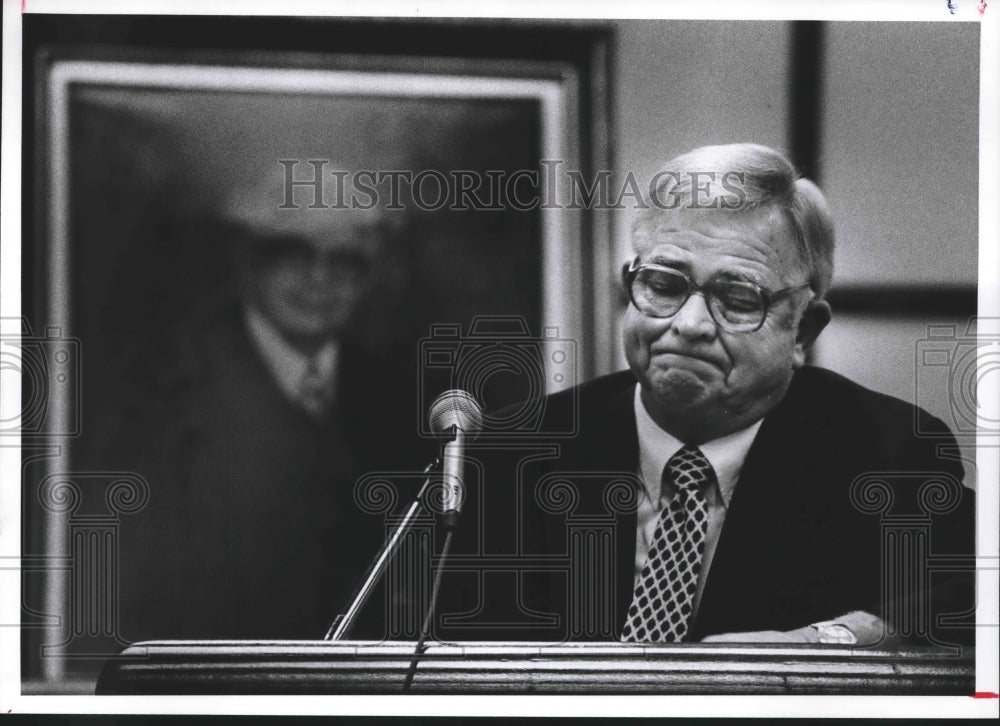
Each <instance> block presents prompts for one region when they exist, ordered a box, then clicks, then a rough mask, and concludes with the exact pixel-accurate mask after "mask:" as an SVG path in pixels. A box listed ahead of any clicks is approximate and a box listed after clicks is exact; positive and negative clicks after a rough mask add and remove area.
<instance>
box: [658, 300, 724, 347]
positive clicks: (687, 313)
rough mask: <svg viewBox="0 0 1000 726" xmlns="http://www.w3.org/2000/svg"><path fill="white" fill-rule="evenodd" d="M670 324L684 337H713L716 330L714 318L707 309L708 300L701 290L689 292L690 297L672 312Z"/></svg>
mask: <svg viewBox="0 0 1000 726" xmlns="http://www.w3.org/2000/svg"><path fill="white" fill-rule="evenodd" d="M670 326H671V327H672V328H673V329H674V330H676V331H677V333H678V335H681V336H682V337H685V338H690V339H696V338H714V337H715V335H716V333H717V332H718V330H717V328H716V326H715V319H714V318H713V317H712V313H711V312H710V311H709V309H708V300H707V299H706V298H705V296H704V295H703V294H702V293H701V292H693V293H691V297H689V298H688V299H687V301H686V302H685V303H684V304H683V305H682V306H681V309H680V310H678V311H677V312H676V313H674V317H673V318H671V320H670Z"/></svg>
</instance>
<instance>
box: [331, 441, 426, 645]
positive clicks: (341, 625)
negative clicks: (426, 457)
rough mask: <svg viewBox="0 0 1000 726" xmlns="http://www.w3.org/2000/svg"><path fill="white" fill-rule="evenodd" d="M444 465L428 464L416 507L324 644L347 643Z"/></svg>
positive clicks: (398, 529)
mask: <svg viewBox="0 0 1000 726" xmlns="http://www.w3.org/2000/svg"><path fill="white" fill-rule="evenodd" d="M440 463H441V459H440V457H435V458H434V461H432V462H431V463H430V464H428V465H427V468H425V469H424V470H423V472H422V474H424V475H425V476H426V477H427V478H426V479H424V484H423V486H422V487H420V491H419V492H417V496H416V498H415V499H414V500H413V503H412V504H410V508H409V509H408V510H406V514H405V515H404V516H403V519H402V520H401V521H400V523H399V524H398V525H397V527H396V529H395V531H394V532H393V533H392V536H390V537H389V539H388V540H386V541H385V543H384V544H383V545H382V549H381V550H379V553H378V555H376V557H375V560H374V561H373V562H372V564H371V566H370V567H369V568H368V573H367V574H366V575H365V579H364V581H363V582H362V583H361V587H360V588H358V592H357V594H356V595H355V596H354V600H352V601H351V606H350V607H349V608H348V609H347V612H345V613H340V614H339V615H337V617H336V619H335V620H334V621H333V623H331V625H330V628H329V629H328V630H327V631H326V635H325V636H324V637H323V639H324V640H343V638H344V637H345V636H346V635H347V633H348V632H350V630H351V628H352V627H353V626H354V622H355V621H356V620H357V619H358V615H359V613H360V612H361V609H362V608H363V607H364V606H365V603H366V602H368V598H369V597H370V596H371V594H372V590H374V589H375V585H376V584H378V581H379V580H380V579H381V578H382V576H383V575H384V574H385V570H386V567H388V565H389V561H390V560H391V559H392V558H393V557H394V556H395V554H396V551H397V550H398V549H399V545H400V543H401V542H402V540H403V536H404V535H405V534H406V533H407V532H408V531H409V530H410V528H411V527H412V526H413V520H414V518H415V517H416V516H417V511H418V510H419V509H420V500H421V498H422V497H423V496H424V494H425V493H426V491H427V488H428V487H429V486H430V484H431V477H430V473H431V471H432V470H433V469H434V468H436V467H437V466H438V465H439V464H440Z"/></svg>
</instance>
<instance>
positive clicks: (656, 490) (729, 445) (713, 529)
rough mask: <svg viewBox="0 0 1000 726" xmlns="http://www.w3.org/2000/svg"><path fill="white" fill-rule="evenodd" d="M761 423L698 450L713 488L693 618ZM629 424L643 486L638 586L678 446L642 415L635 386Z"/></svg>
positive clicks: (638, 533) (664, 502) (666, 495)
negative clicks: (667, 468)
mask: <svg viewBox="0 0 1000 726" xmlns="http://www.w3.org/2000/svg"><path fill="white" fill-rule="evenodd" d="M762 421H763V419H761V420H760V421H757V422H756V423H753V424H751V425H750V426H747V427H746V428H745V429H741V430H739V431H736V432H735V433H732V434H729V435H728V436H723V437H722V438H719V439H714V440H713V441H709V442H706V443H704V444H702V445H700V446H699V447H698V448H699V449H701V452H702V453H703V454H704V455H705V458H706V459H708V462H709V463H710V464H711V465H712V468H713V469H714V470H715V476H716V480H717V485H713V486H711V487H709V488H708V489H707V490H706V491H705V499H706V505H707V507H708V529H707V531H706V534H705V552H704V555H703V556H702V561H701V571H700V572H699V573H698V589H697V591H696V593H695V599H694V612H695V613H697V611H698V605H699V604H700V603H701V595H702V591H703V590H704V589H705V581H706V580H707V578H708V571H709V568H710V567H711V565H712V558H713V556H714V555H715V548H716V546H717V545H718V543H719V536H720V535H721V534H722V525H723V523H724V522H725V519H726V510H727V508H728V507H729V502H730V500H731V499H732V496H733V490H734V489H735V488H736V481H737V479H739V476H740V471H742V469H743V461H744V460H745V459H746V457H747V452H749V451H750V446H751V445H752V444H753V441H754V438H755V437H756V436H757V431H758V429H760V425H761V422H762ZM635 422H636V428H637V429H638V433H639V475H640V477H641V478H642V482H643V492H642V494H641V496H640V498H639V506H638V512H637V514H638V523H637V528H638V529H637V531H636V538H635V580H634V583H633V587H634V586H635V585H636V584H638V581H639V574H640V573H641V572H642V568H643V567H644V566H645V564H646V555H647V553H648V552H649V547H650V545H651V544H652V543H653V535H654V534H655V532H656V523H657V520H658V519H659V516H660V511H661V510H662V509H663V507H665V506H666V505H667V504H668V503H669V502H670V500H671V498H672V497H673V495H674V492H673V491H670V489H671V488H672V487H670V486H669V484H665V485H664V487H663V489H664V491H663V492H662V496H661V491H660V489H661V486H660V482H661V479H662V476H663V469H664V467H665V466H666V465H667V461H669V460H670V458H671V457H672V456H673V455H674V454H676V453H677V452H678V451H679V450H680V449H681V447H683V446H684V443H683V442H681V441H680V440H678V439H676V438H674V437H673V436H671V435H670V434H668V433H667V432H666V431H664V430H663V429H661V428H660V427H659V426H658V425H657V424H656V422H655V421H653V419H652V418H651V417H650V415H649V413H648V412H647V411H646V406H645V405H643V403H642V399H641V397H640V386H639V385H638V384H636V387H635Z"/></svg>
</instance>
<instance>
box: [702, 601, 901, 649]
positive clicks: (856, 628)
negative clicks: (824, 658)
mask: <svg viewBox="0 0 1000 726" xmlns="http://www.w3.org/2000/svg"><path fill="white" fill-rule="evenodd" d="M830 622H835V623H837V624H838V625H841V626H843V627H844V628H847V630H849V631H850V632H851V633H852V634H853V635H854V637H855V638H856V639H857V645H872V644H875V643H881V644H882V645H885V646H889V647H892V646H898V645H899V644H900V641H899V639H898V638H895V639H892V640H886V637H885V630H886V628H885V623H884V622H883V621H882V619H881V618H879V617H877V616H875V615H872V614H871V613H866V612H862V611H860V610H854V611H852V612H849V613H844V614H843V615H841V616H840V617H839V618H835V619H834V620H833V621H830ZM701 642H702V643H819V642H820V632H819V630H818V629H817V628H816V627H814V626H812V625H806V626H805V627H803V628H797V629H795V630H786V631H781V630H756V631H752V632H746V633H720V634H719V635H709V636H707V637H705V638H702V639H701Z"/></svg>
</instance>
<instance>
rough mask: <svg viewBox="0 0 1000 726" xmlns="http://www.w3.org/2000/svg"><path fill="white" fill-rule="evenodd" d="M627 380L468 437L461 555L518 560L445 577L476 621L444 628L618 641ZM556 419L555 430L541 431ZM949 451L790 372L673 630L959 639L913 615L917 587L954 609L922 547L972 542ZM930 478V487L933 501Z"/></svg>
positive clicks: (901, 413)
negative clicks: (892, 633) (846, 628)
mask: <svg viewBox="0 0 1000 726" xmlns="http://www.w3.org/2000/svg"><path fill="white" fill-rule="evenodd" d="M635 383H636V381H635V379H634V377H633V376H632V375H631V373H629V372H623V373H618V374H614V375H610V376H605V377H603V378H600V379H597V380H595V381H592V382H590V383H587V384H584V385H582V386H580V387H578V388H576V389H573V390H571V391H564V392H561V393H559V394H556V395H553V396H550V397H548V398H547V399H546V400H545V403H544V412H543V414H542V415H541V418H540V419H538V420H536V421H534V422H531V423H530V424H529V425H528V426H527V427H526V428H533V429H535V430H536V431H537V433H531V434H527V435H525V434H524V431H523V430H522V431H521V432H519V433H518V434H517V435H513V436H509V437H505V438H504V439H501V440H497V439H493V442H492V443H488V437H486V436H484V437H483V439H482V442H483V443H481V445H480V448H479V450H478V452H474V453H473V457H475V458H477V459H478V460H479V466H477V467H475V469H476V470H480V469H481V470H482V471H483V472H484V474H483V478H484V483H483V485H482V487H481V490H480V489H477V486H476V485H475V484H474V485H473V487H472V490H471V491H470V495H471V499H470V503H469V509H471V510H472V512H473V513H472V514H469V512H468V509H467V512H466V514H465V515H464V516H465V518H466V520H469V519H470V518H472V519H473V521H472V522H471V523H469V522H468V521H466V522H463V526H467V527H469V528H470V529H475V530H477V534H476V535H475V537H478V538H479V540H478V543H476V544H474V545H472V548H473V549H476V548H478V549H477V550H476V551H478V552H484V548H485V549H486V550H488V549H489V548H490V547H491V546H492V547H493V550H494V552H501V551H502V552H512V551H515V550H516V552H517V554H518V555H519V556H521V558H522V562H523V563H525V564H524V566H523V567H517V568H515V567H514V566H511V567H510V568H509V569H510V570H511V571H513V570H514V569H519V570H520V571H519V573H518V575H517V576H516V577H508V578H507V579H506V580H505V581H504V582H505V584H502V585H499V583H500V582H501V579H500V578H499V577H498V576H495V575H494V576H492V579H493V581H494V582H496V583H498V587H494V588H493V590H492V591H491V590H490V588H489V586H488V582H489V581H490V579H491V578H490V577H488V576H485V575H484V576H482V577H480V578H478V580H477V581H476V582H472V581H471V578H469V581H468V582H465V583H462V582H461V578H460V577H455V578H453V579H455V580H458V582H456V584H455V585H453V587H455V588H456V589H457V590H459V591H460V595H461V596H460V597H457V598H456V600H457V602H456V603H453V604H452V610H453V611H457V612H464V613H465V615H464V617H465V618H466V619H467V620H469V622H470V623H471V622H472V621H475V620H476V618H478V620H479V622H480V624H481V625H483V626H485V627H480V628H479V629H478V631H476V630H475V628H474V626H473V625H471V624H470V625H469V627H470V629H471V630H470V631H461V630H455V631H454V633H455V635H454V636H453V637H462V636H464V637H500V638H505V637H510V638H518V639H521V638H529V639H533V638H540V639H545V640H563V639H618V638H619V637H620V634H621V629H622V626H623V623H624V618H625V613H626V610H627V608H628V606H629V603H630V600H631V596H632V583H633V574H634V564H633V559H634V551H635V537H636V514H635V503H636V501H637V500H636V497H635V496H634V495H635V493H636V491H637V489H638V487H640V486H641V483H640V482H639V480H638V478H637V477H636V474H635V472H636V469H637V462H638V457H639V449H638V439H637V434H636V424H635V417H634V414H633V395H634V387H635ZM918 417H919V420H920V423H919V425H918ZM568 420H571V421H575V427H574V428H575V432H574V433H573V435H569V436H565V435H550V434H547V433H546V432H549V431H553V430H554V429H556V428H560V429H562V430H565V429H566V426H565V422H566V421H568ZM556 422H558V423H556ZM915 431H924V432H926V431H939V432H940V436H937V437H932V438H918V437H917V436H915V435H914V432H915ZM949 454H951V456H949ZM955 454H957V447H956V446H954V439H953V437H952V436H951V434H950V433H949V432H948V429H947V427H946V426H945V425H944V424H943V423H941V422H940V421H938V420H936V419H933V418H932V417H930V416H929V415H928V414H926V413H925V412H923V411H922V410H920V409H918V408H916V407H914V406H911V405H909V404H907V403H904V402H903V401H900V400H898V399H894V398H891V397H889V396H885V395H881V394H878V393H875V392H873V391H870V390H867V389H865V388H863V387H861V386H859V385H857V384H855V383H852V382H851V381H849V380H847V379H845V378H843V377H841V376H839V375H837V374H834V373H832V372H830V371H826V370H822V369H818V368H813V367H806V368H804V369H802V370H800V371H798V372H797V373H796V374H795V376H794V378H793V381H792V383H791V386H790V388H789V390H788V393H787V395H786V396H785V398H784V399H783V400H782V402H781V403H780V404H779V405H778V406H777V407H776V408H775V409H774V410H773V411H772V412H771V413H770V414H768V415H767V416H766V417H765V419H764V423H763V425H762V426H761V428H760V430H759V432H758V435H757V437H756V439H755V441H754V443H753V446H752V447H751V449H750V451H749V454H748V456H747V459H746V461H745V464H744V467H743V470H742V473H741V475H740V478H739V480H738V483H737V485H736V488H735V491H734V494H733V497H732V500H731V502H730V506H729V509H728V512H727V516H726V520H725V525H724V528H723V531H722V535H721V538H720V541H719V544H718V548H717V550H716V552H715V556H714V560H713V563H712V568H711V571H710V573H709V575H708V580H707V582H706V586H705V590H704V593H703V597H702V600H701V604H700V608H699V611H698V613H697V617H696V620H695V622H694V624H693V627H692V629H691V631H690V633H689V636H688V637H689V639H691V640H698V639H700V638H702V637H704V636H706V635H709V634H716V633H725V632H739V631H757V630H779V631H784V630H791V629H795V628H799V627H802V626H805V625H808V624H810V623H814V622H818V621H822V620H826V619H830V618H834V617H837V616H839V615H842V614H844V613H846V612H848V611H852V610H863V611H867V612H871V613H875V614H878V615H881V616H883V617H885V618H886V619H889V620H890V621H892V622H893V627H894V628H895V629H896V631H897V632H899V633H900V634H901V635H910V636H914V637H918V638H919V637H925V636H926V635H927V632H928V631H929V630H932V631H933V635H934V637H935V638H937V640H938V641H939V642H955V641H958V640H961V641H968V640H969V639H970V638H971V635H970V631H969V630H968V629H965V630H961V631H960V630H959V629H955V628H944V627H940V628H939V627H937V625H936V624H935V625H933V627H932V625H931V623H929V622H928V617H929V616H928V615H926V614H924V613H923V612H921V611H919V609H918V605H919V603H920V602H924V600H922V598H930V606H931V608H930V609H931V610H932V611H933V613H934V614H944V613H956V612H957V613H961V612H963V611H966V610H969V609H971V608H972V593H971V584H970V577H969V576H968V575H969V572H970V568H971V562H967V563H966V573H965V574H966V576H965V577H964V578H961V577H959V578H956V577H955V573H954V571H952V572H951V573H950V574H949V573H948V572H944V571H938V572H936V573H935V572H931V570H932V569H933V566H934V562H933V557H938V556H941V555H952V554H954V555H966V556H971V554H972V553H973V552H974V544H973V542H974V538H973V535H974V520H973V504H972V492H971V491H970V490H968V489H966V488H965V487H963V486H962V485H961V481H962V466H961V464H960V462H959V461H958V460H957V457H956V456H955ZM935 482H937V483H936V484H935ZM927 487H930V488H929V489H928V488H927ZM922 490H923V493H922V494H921V491H922ZM934 490H936V491H937V492H939V493H946V494H945V496H944V498H943V499H940V500H936V503H935V499H934V496H933V495H934ZM886 491H888V492H889V496H891V498H892V502H891V504H889V503H888V502H885V504H886V505H887V506H886V507H885V510H884V511H881V510H880V505H881V504H882V503H883V501H882V499H881V497H882V493H883V492H886ZM866 510H867V511H866ZM501 512H503V513H501ZM477 515H478V516H477ZM502 522H506V525H503V524H498V523H502ZM484 530H492V532H485V534H484ZM467 536H468V535H467ZM491 543H492V544H491ZM911 545H913V547H914V548H915V549H914V550H913V551H912V552H904V550H907V548H909V547H910V546H911ZM486 554H489V553H488V552H487V553H486ZM926 555H931V556H932V559H931V560H929V561H927V562H921V561H920V560H919V558H920V557H921V556H926ZM907 558H909V559H907ZM914 558H916V559H914ZM486 559H487V560H488V559H489V558H488V557H487V558H486ZM939 570H940V568H939ZM907 577H908V578H909V579H908V580H907V579H906V578H907ZM901 583H903V585H902V586H901ZM511 593H516V599H517V602H516V603H513V604H512V602H511V601H512V598H513V597H514V595H513V594H511ZM462 597H464V600H462ZM500 602H506V603H507V606H506V609H502V608H501V610H503V611H502V612H500V610H497V609H496V606H497V603H500ZM444 617H445V622H447V615H445V616H444ZM553 617H554V619H553ZM965 620H966V622H968V621H969V620H970V618H969V617H968V616H967V617H966V619H965ZM452 621H453V622H457V621H456V620H455V618H454V617H452ZM504 624H506V625H504ZM505 633H506V634H505ZM444 635H445V636H446V637H447V635H448V631H447V629H445V631H444Z"/></svg>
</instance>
